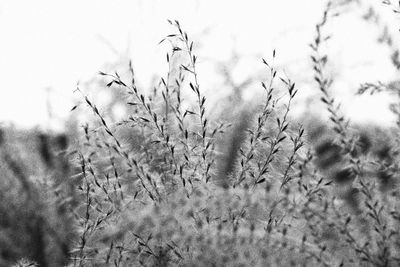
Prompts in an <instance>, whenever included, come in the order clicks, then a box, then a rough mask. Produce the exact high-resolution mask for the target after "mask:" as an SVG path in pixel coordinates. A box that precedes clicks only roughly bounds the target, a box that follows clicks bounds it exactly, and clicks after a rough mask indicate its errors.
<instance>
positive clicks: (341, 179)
mask: <svg viewBox="0 0 400 267" xmlns="http://www.w3.org/2000/svg"><path fill="white" fill-rule="evenodd" d="M355 178H356V174H355V172H354V170H353V169H352V168H344V169H341V170H338V171H336V172H335V173H334V174H333V180H334V181H335V182H336V183H338V184H348V183H352V182H353V180H354V179H355Z"/></svg>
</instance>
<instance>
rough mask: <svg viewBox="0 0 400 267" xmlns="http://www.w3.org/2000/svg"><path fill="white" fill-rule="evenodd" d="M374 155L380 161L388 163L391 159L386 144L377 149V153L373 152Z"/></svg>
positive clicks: (389, 149)
mask: <svg viewBox="0 0 400 267" xmlns="http://www.w3.org/2000/svg"><path fill="white" fill-rule="evenodd" d="M375 155H376V156H377V157H378V158H379V159H380V160H386V161H389V160H390V158H391V148H390V146H389V145H388V144H385V145H383V146H382V147H381V148H379V149H378V150H377V151H375Z"/></svg>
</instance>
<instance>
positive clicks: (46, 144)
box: [38, 133, 54, 168]
mask: <svg viewBox="0 0 400 267" xmlns="http://www.w3.org/2000/svg"><path fill="white" fill-rule="evenodd" d="M38 145H39V153H40V156H41V157H42V160H43V162H44V163H45V164H46V166H47V167H48V168H52V167H53V166H54V164H53V158H52V155H51V151H50V140H49V136H48V135H47V134H43V133H42V134H39V144H38Z"/></svg>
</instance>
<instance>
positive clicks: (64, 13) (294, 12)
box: [0, 0, 400, 126]
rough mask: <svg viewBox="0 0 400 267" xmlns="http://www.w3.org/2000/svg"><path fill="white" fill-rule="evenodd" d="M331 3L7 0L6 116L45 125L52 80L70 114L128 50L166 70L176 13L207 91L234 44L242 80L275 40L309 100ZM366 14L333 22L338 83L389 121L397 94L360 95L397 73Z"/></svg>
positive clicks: (2, 113) (141, 72) (373, 117)
mask: <svg viewBox="0 0 400 267" xmlns="http://www.w3.org/2000/svg"><path fill="white" fill-rule="evenodd" d="M374 2H379V1H374ZM324 3H325V1H322V0H307V1H298V0H279V1H276V0H269V1H267V0H248V1H232V0H218V1H199V0H181V1H179V0H168V1H165V0H142V1H141V0H136V1H116V0H113V1H100V0H96V1H71V0H70V1H63V2H61V1H52V0H49V1H28V0H27V1H17V0H9V1H7V0H2V1H0V36H1V39H0V40H1V41H0V77H1V84H0V92H1V98H0V121H12V122H15V123H16V124H18V125H21V126H34V125H36V124H44V123H45V122H46V120H47V111H46V95H47V93H46V92H47V91H46V90H48V89H51V92H52V93H51V101H52V106H53V108H54V111H55V112H56V113H57V114H58V116H60V117H65V116H67V115H68V112H69V110H70V108H71V107H72V105H73V98H74V96H73V93H72V92H73V90H74V89H75V87H76V83H77V82H78V81H86V80H90V79H91V78H92V77H93V76H94V75H96V73H97V72H98V71H99V70H101V69H102V68H103V67H104V64H106V63H108V62H114V61H116V60H117V59H118V58H119V57H120V56H121V55H126V54H128V55H129V57H130V58H131V59H132V60H133V63H134V66H135V70H136V74H137V77H138V79H139V80H140V82H141V83H142V84H143V85H145V86H146V85H148V84H149V83H150V81H151V79H152V77H153V76H154V75H164V73H165V71H166V64H165V53H166V52H167V51H168V47H166V46H162V45H158V42H159V41H160V40H161V39H162V38H163V37H164V36H165V35H167V34H169V33H170V32H171V30H172V29H171V27H170V25H169V24H168V23H167V22H166V20H167V19H177V20H179V21H180V22H181V24H182V25H183V27H184V28H185V29H186V30H187V32H188V33H189V34H190V36H192V38H193V39H194V41H196V38H197V39H198V43H199V46H198V47H197V54H198V56H199V75H200V81H201V82H202V85H203V87H202V88H204V90H206V93H207V91H212V90H213V88H215V84H216V83H217V82H216V80H217V79H216V78H215V80H214V77H215V76H216V74H215V70H214V69H213V68H210V67H208V66H209V65H208V64H213V63H215V62H223V61H227V60H228V59H229V58H230V57H231V55H232V52H233V51H236V52H238V54H239V55H241V56H243V60H244V62H246V63H245V64H242V65H241V66H240V68H239V70H236V73H237V76H236V77H237V79H238V81H240V80H241V79H244V78H245V76H246V75H248V74H250V75H251V73H252V71H253V70H254V66H255V65H256V64H260V57H266V58H268V57H270V55H271V51H272V50H273V49H276V50H277V53H278V61H279V62H280V63H281V64H282V65H283V66H284V67H285V71H286V73H287V74H288V75H290V77H291V79H292V80H294V81H297V84H298V86H299V88H300V89H301V91H300V96H299V101H298V102H301V100H303V101H304V100H305V99H306V96H307V94H308V93H309V92H310V90H317V89H316V87H315V84H313V83H312V71H311V68H310V60H309V54H310V49H309V47H308V44H309V43H310V42H311V40H312V39H311V38H312V37H313V34H314V25H315V23H316V22H317V21H318V20H319V19H320V17H321V15H322V10H323V6H324ZM384 14H386V18H389V16H392V13H390V12H388V13H384ZM360 15H361V11H358V12H349V13H348V14H347V13H346V14H344V15H343V16H342V17H341V18H339V19H337V20H336V21H335V22H334V23H335V24H334V26H332V27H331V28H330V30H331V31H332V32H333V33H334V38H333V39H332V41H331V43H330V45H329V47H328V48H329V49H328V53H329V54H330V55H331V56H332V65H333V67H334V68H333V70H334V72H335V73H334V74H335V77H336V78H337V82H336V83H335V87H334V89H335V90H336V91H337V92H338V93H340V96H341V99H342V102H343V105H344V110H345V111H346V112H348V114H349V116H350V117H351V118H352V119H353V120H356V121H363V120H369V121H378V122H383V123H386V124H388V123H390V122H391V121H392V120H393V117H392V116H391V115H390V112H389V111H388V110H387V108H386V105H387V103H388V99H390V98H389V97H388V96H385V95H382V96H378V97H374V98H369V97H362V98H354V97H353V94H354V92H355V91H356V88H357V87H358V85H359V84H360V83H361V82H363V81H369V82H375V81H377V80H381V81H387V80H392V79H394V77H395V72H394V71H393V68H391V66H390V61H389V59H388V50H387V49H386V50H385V48H384V47H383V48H382V47H379V46H378V45H377V44H376V38H377V36H378V35H379V31H378V30H377V29H375V28H374V27H373V26H371V24H368V23H365V22H363V21H362V20H361V19H360ZM388 21H390V22H392V21H391V20H390V18H389V19H388ZM395 23H396V22H395ZM399 25H400V23H399ZM257 66H258V65H257ZM260 69H262V66H261V65H260ZM313 86H314V87H313ZM303 92H304V94H303ZM307 92H308V93H307ZM372 107H373V108H372Z"/></svg>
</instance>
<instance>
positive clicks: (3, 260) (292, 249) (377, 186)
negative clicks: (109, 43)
mask: <svg viewBox="0 0 400 267" xmlns="http://www.w3.org/2000/svg"><path fill="white" fill-rule="evenodd" d="M338 8H339V6H338V5H336V4H334V3H331V2H329V3H328V5H327V6H326V9H325V10H324V12H323V14H322V18H321V20H320V21H319V22H318V23H317V24H316V28H315V36H314V40H313V41H312V43H311V45H310V47H311V57H310V58H311V60H310V64H311V65H312V69H313V76H314V80H315V82H316V83H315V87H316V89H318V90H316V91H318V92H319V94H320V98H321V102H322V103H324V105H325V107H326V112H327V114H328V117H329V119H330V122H329V123H328V124H320V125H318V124H317V123H315V122H311V123H308V121H307V120H304V121H301V122H297V121H293V120H292V119H291V108H292V103H293V100H294V99H295V98H296V95H297V93H298V91H297V87H296V84H295V82H294V81H292V80H290V79H289V78H283V76H282V75H281V73H282V70H281V69H277V68H276V67H275V61H276V60H279V55H278V53H276V52H275V50H274V51H272V53H271V54H272V56H271V58H269V59H262V60H261V63H260V64H262V65H263V66H264V67H265V75H266V79H265V80H264V81H260V85H259V88H260V92H261V94H262V101H260V103H256V104H254V105H253V106H254V108H251V109H250V108H249V109H246V110H242V111H238V112H235V113H234V114H223V115H222V116H220V117H216V116H215V115H214V114H211V113H210V112H209V111H208V106H207V104H208V101H207V96H206V95H205V94H204V93H203V90H202V87H201V80H202V77H201V76H200V75H199V74H198V72H197V61H198V57H197V56H196V54H195V51H196V45H195V44H194V42H193V41H192V40H191V39H190V37H189V35H188V33H187V32H186V31H185V30H184V28H183V27H182V25H181V24H180V23H179V22H178V21H169V23H170V25H171V27H172V29H173V32H172V33H171V34H169V35H168V36H166V37H165V38H164V39H163V40H162V41H161V42H165V43H169V44H170V45H171V50H170V51H169V52H168V53H167V55H166V60H167V64H168V66H169V70H168V73H167V74H166V75H165V77H163V78H161V79H160V82H159V83H158V85H157V86H156V87H155V89H154V90H153V91H152V92H146V91H145V90H142V89H141V88H139V86H138V84H137V82H136V77H135V72H134V69H133V66H132V64H129V66H128V74H129V75H122V74H119V73H117V72H115V73H105V72H100V76H101V78H102V80H103V81H104V84H105V86H106V87H111V88H112V89H113V90H120V91H121V93H122V94H125V95H126V103H127V111H128V112H129V114H128V115H127V116H126V118H124V119H122V120H120V121H114V120H113V118H112V117H110V116H107V115H106V114H105V113H104V112H103V111H102V108H101V107H98V106H97V105H96V104H95V103H94V102H93V101H92V100H91V99H90V97H88V96H87V95H86V94H85V92H84V91H83V90H81V89H80V88H78V89H77V92H78V93H80V94H81V98H82V103H83V105H80V106H81V107H79V108H76V107H74V108H73V112H84V110H83V108H84V107H82V106H85V107H87V108H88V109H87V110H88V111H89V112H91V113H92V114H93V119H92V120H88V122H87V124H85V125H83V126H82V127H81V129H80V132H79V133H78V134H77V135H73V136H70V137H67V136H65V135H59V136H52V135H48V134H45V133H37V135H36V136H37V141H36V147H35V148H34V149H32V150H35V151H37V157H36V158H35V156H32V155H30V156H24V155H23V149H17V148H16V146H15V145H13V144H11V143H10V142H11V140H12V135H13V134H12V133H10V132H7V131H4V132H2V134H1V135H0V151H1V157H2V164H1V166H0V167H1V173H2V176H3V179H2V181H1V186H0V190H1V194H0V197H1V200H2V201H1V202H0V203H1V204H0V215H1V216H0V231H1V235H0V251H1V254H0V265H1V266H10V265H12V264H15V266H34V265H36V264H37V265H39V266H289V265H290V266H292V265H293V266H314V265H315V266H398V265H399V264H400V255H399V252H398V251H400V250H399V249H400V242H399V240H400V236H399V235H400V232H399V225H400V224H399V221H400V210H399V207H400V205H399V193H398V192H399V191H398V190H399V187H398V186H399V185H398V173H399V170H398V164H397V160H398V155H399V153H398V147H399V146H398V144H399V143H398V140H399V138H398V136H397V131H396V132H395V133H393V132H392V131H383V132H384V134H381V136H384V137H381V139H379V138H377V136H374V134H373V132H374V131H375V132H376V133H379V129H376V130H374V131H373V130H368V131H365V130H357V127H352V125H351V123H350V121H349V120H347V119H346V118H345V116H344V115H343V113H342V112H341V109H340V105H339V103H338V102H337V100H336V99H335V97H334V95H335V94H334V92H332V88H331V84H332V83H333V82H334V81H333V79H332V78H330V76H329V72H328V71H327V68H326V67H327V65H329V63H330V61H329V55H328V53H325V52H323V51H324V46H325V44H326V42H328V41H329V38H328V36H327V35H326V32H325V30H326V27H325V26H326V25H327V24H329V23H333V22H334V21H333V20H332V18H333V16H337V10H338ZM336 19H340V18H336ZM394 65H395V64H394ZM371 84H373V83H372V82H370V84H369V85H363V86H362V90H360V93H364V92H365V91H368V90H369V89H368V88H371V87H374V86H370V85H371ZM376 88H386V86H385V84H384V83H383V82H382V83H380V84H378V85H377V86H376ZM190 98H192V99H195V101H190ZM236 104H237V103H236ZM232 109H233V108H232ZM392 109H393V110H394V111H396V109H395V108H392ZM378 137H379V136H378ZM73 139H75V140H76V142H75V143H71V141H69V140H73ZM25 149H26V148H25ZM30 158H35V161H31V162H29V161H28V160H29V159H30ZM32 164H35V166H38V167H37V168H36V171H35V170H30V171H29V172H32V173H33V175H31V174H29V173H27V172H28V169H29V165H32Z"/></svg>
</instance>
